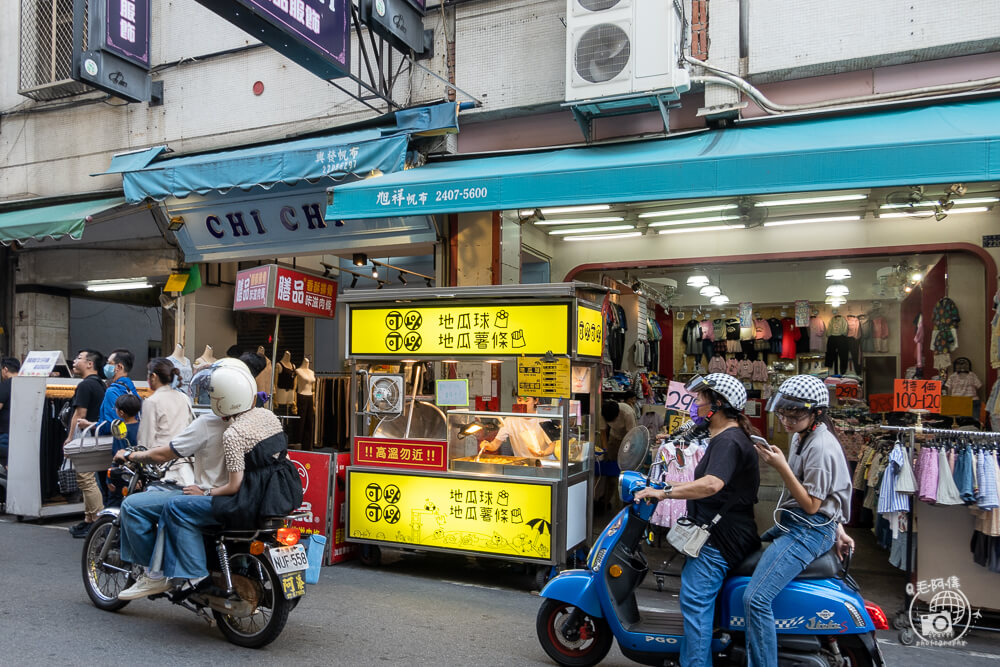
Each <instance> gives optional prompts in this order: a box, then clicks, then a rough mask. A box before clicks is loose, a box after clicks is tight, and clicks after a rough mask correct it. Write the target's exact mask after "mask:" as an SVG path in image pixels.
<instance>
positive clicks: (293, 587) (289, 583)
mask: <svg viewBox="0 0 1000 667" xmlns="http://www.w3.org/2000/svg"><path fill="white" fill-rule="evenodd" d="M279 579H280V581H281V593H282V594H283V595H284V596H285V599H286V600H291V599H293V598H297V597H301V596H303V595H305V593H306V582H305V579H303V578H302V573H301V572H289V573H288V574H282V575H279Z"/></svg>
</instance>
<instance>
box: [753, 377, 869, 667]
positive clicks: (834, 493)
mask: <svg viewBox="0 0 1000 667" xmlns="http://www.w3.org/2000/svg"><path fill="white" fill-rule="evenodd" d="M829 405H830V394H829V391H828V390H827V387H826V385H825V384H824V383H823V381H822V380H820V379H819V378H816V377H813V376H811V375H796V376H794V377H791V378H789V379H787V380H785V381H784V382H783V383H782V384H781V387H779V388H778V393H776V394H775V395H774V396H772V397H771V400H770V401H769V402H768V405H767V410H768V412H773V413H774V414H775V415H776V416H777V418H778V420H779V421H780V422H781V423H782V425H783V426H784V427H785V429H786V430H787V431H788V432H789V433H792V434H793V435H792V440H791V444H790V446H789V457H788V460H787V461H786V460H785V456H784V454H783V453H782V452H781V450H780V449H778V448H777V447H774V446H772V445H768V444H766V443H764V442H760V441H758V442H755V443H754V446H755V447H756V448H757V453H758V454H759V455H760V458H761V459H762V460H763V461H764V462H765V463H767V464H768V465H770V466H771V467H773V468H774V469H775V470H776V471H777V472H778V474H780V475H781V479H782V481H783V482H784V484H785V488H786V489H787V491H788V495H789V496H790V497H788V498H786V497H785V493H784V491H783V492H782V496H781V499H779V501H778V507H777V509H775V526H773V527H772V528H771V529H770V530H768V531H767V532H766V533H765V534H764V535H763V536H762V539H764V540H773V543H772V544H771V546H770V547H769V548H768V549H766V550H765V551H764V554H763V555H762V556H761V558H760V562H759V563H758V564H757V567H756V569H755V570H754V573H753V577H752V578H751V579H750V583H749V584H748V585H747V588H746V592H745V594H744V596H743V603H744V605H745V607H746V615H747V634H746V636H747V654H748V659H749V664H750V665H752V666H761V667H770V665H776V664H777V663H778V635H777V633H776V632H775V628H774V614H773V612H772V609H771V603H772V602H773V601H774V598H775V597H777V595H778V593H780V592H781V591H782V590H783V589H784V588H785V586H786V585H787V584H788V583H789V582H791V581H792V580H793V579H794V578H795V577H796V576H797V575H798V574H799V573H801V572H802V570H804V569H805V568H806V567H807V566H808V565H809V564H810V563H812V562H813V561H814V560H815V559H816V558H818V557H819V556H821V555H823V554H824V553H826V552H827V551H829V550H830V548H831V547H833V545H834V544H836V545H837V547H838V551H840V552H841V555H843V554H845V553H847V552H848V551H849V550H850V549H852V548H853V547H854V541H853V540H852V539H851V538H850V537H848V536H847V534H846V533H845V532H844V528H843V525H842V524H843V522H845V521H847V520H848V519H849V518H850V511H851V474H850V470H849V469H848V467H847V459H846V458H845V457H844V450H843V448H842V447H841V445H840V442H838V440H837V438H836V436H835V435H834V433H833V425H832V423H831V422H830V417H829V415H828V414H827V410H828V407H829ZM779 515H780V516H779Z"/></svg>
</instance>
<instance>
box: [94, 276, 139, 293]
mask: <svg viewBox="0 0 1000 667" xmlns="http://www.w3.org/2000/svg"><path fill="white" fill-rule="evenodd" d="M152 286H153V285H152V284H150V283H149V281H148V280H146V279H145V278H136V279H135V280H100V281H95V282H92V283H90V284H89V285H87V291H88V292H120V291H125V290H134V289H148V288H150V287H152Z"/></svg>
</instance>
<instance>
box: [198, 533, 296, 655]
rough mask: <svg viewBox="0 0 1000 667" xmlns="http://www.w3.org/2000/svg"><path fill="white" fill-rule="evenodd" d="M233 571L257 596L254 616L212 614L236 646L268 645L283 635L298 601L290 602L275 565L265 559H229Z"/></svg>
mask: <svg viewBox="0 0 1000 667" xmlns="http://www.w3.org/2000/svg"><path fill="white" fill-rule="evenodd" d="M229 568H230V570H231V571H232V575H233V576H234V577H236V576H241V577H246V578H247V579H249V580H250V581H251V582H252V583H253V585H254V588H255V589H256V590H255V593H256V594H257V606H256V608H255V609H254V613H253V614H252V615H250V616H247V617H238V616H229V615H228V614H222V613H220V612H218V611H214V610H213V611H212V614H213V615H214V616H215V621H216V623H218V624H219V631H221V632H222V634H223V636H225V638H226V639H227V640H229V641H230V642H232V643H233V644H236V645H237V646H242V647H244V648H261V647H264V646H267V645H268V644H270V643H271V642H273V641H274V640H275V639H277V638H278V635H280V634H281V631H282V630H283V629H284V628H285V623H286V622H287V621H288V613H289V612H290V611H291V610H292V607H294V606H295V605H294V604H293V602H295V601H296V600H286V599H285V596H284V594H282V592H281V583H280V581H279V580H278V575H277V574H275V572H274V568H273V567H271V563H270V562H269V561H268V560H267V558H265V557H264V556H254V555H253V554H250V553H246V552H242V553H234V554H232V555H231V556H230V557H229Z"/></svg>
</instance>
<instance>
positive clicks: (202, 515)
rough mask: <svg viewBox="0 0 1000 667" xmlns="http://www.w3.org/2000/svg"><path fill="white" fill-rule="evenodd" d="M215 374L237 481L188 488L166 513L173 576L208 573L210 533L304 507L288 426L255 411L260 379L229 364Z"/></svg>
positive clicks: (211, 392) (215, 395) (217, 408)
mask: <svg viewBox="0 0 1000 667" xmlns="http://www.w3.org/2000/svg"><path fill="white" fill-rule="evenodd" d="M210 370H211V375H210V378H209V382H210V384H209V388H208V396H209V399H210V404H211V407H212V412H213V413H214V414H215V415H216V416H217V417H219V418H221V419H222V420H224V421H226V422H228V423H229V427H228V428H227V429H226V431H225V432H224V433H223V435H222V444H223V448H224V450H225V464H226V469H227V470H228V472H229V481H228V482H227V483H226V484H223V485H221V486H213V487H208V488H204V489H203V488H201V487H198V486H188V487H185V488H184V493H183V495H180V496H174V497H172V498H171V499H170V501H169V502H168V503H167V505H166V507H165V508H164V510H163V514H162V516H161V531H162V532H163V535H164V550H163V574H164V575H165V576H167V577H171V578H180V579H191V580H199V579H202V578H204V577H207V576H208V569H207V567H206V559H205V545H204V540H203V536H202V529H203V528H205V527H208V526H215V525H222V526H225V527H226V528H227V529H249V528H254V527H255V526H257V525H258V524H259V523H260V522H261V520H262V519H263V518H264V517H268V516H284V515H286V514H289V513H290V512H292V511H293V510H295V509H296V508H297V507H299V505H301V504H302V483H301V481H300V480H299V474H298V472H297V471H296V469H295V466H294V464H293V463H292V462H291V461H290V460H289V459H288V442H287V440H286V438H285V434H284V432H283V430H282V427H281V422H280V421H279V420H278V418H277V417H276V416H275V415H274V413H273V412H271V411H270V410H265V409H264V408H257V407H254V405H255V403H256V399H257V384H256V382H255V381H254V380H253V377H252V376H251V375H250V374H249V373H247V372H244V371H242V370H241V369H236V368H229V367H226V366H221V367H220V366H218V365H216V366H213V367H212V369H210Z"/></svg>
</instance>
